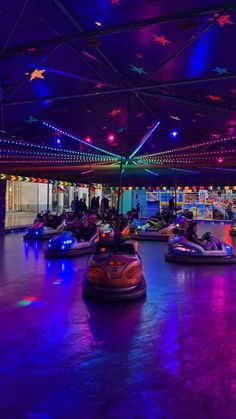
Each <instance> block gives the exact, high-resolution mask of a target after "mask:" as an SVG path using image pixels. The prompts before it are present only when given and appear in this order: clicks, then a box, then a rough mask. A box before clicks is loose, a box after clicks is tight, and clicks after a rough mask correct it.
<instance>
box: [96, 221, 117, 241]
mask: <svg viewBox="0 0 236 419" xmlns="http://www.w3.org/2000/svg"><path fill="white" fill-rule="evenodd" d="M114 235H115V232H114V230H113V228H112V227H110V224H104V225H102V226H101V227H99V240H100V241H103V242H112V241H113V238H114Z"/></svg>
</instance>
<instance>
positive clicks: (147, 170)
mask: <svg viewBox="0 0 236 419" xmlns="http://www.w3.org/2000/svg"><path fill="white" fill-rule="evenodd" d="M144 170H145V172H148V173H151V175H155V176H159V174H158V173H155V172H153V171H152V170H149V169H144Z"/></svg>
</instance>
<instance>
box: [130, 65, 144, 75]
mask: <svg viewBox="0 0 236 419" xmlns="http://www.w3.org/2000/svg"><path fill="white" fill-rule="evenodd" d="M130 67H131V68H130V70H131V71H135V73H138V74H147V72H146V71H144V69H143V68H142V67H136V66H135V65H133V64H130Z"/></svg>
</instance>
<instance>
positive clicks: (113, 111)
mask: <svg viewBox="0 0 236 419" xmlns="http://www.w3.org/2000/svg"><path fill="white" fill-rule="evenodd" d="M121 112H122V110H121V109H120V108H117V109H112V111H111V112H110V113H108V115H111V116H113V118H114V117H115V116H116V115H118V114H119V113H121Z"/></svg>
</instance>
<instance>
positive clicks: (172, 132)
mask: <svg viewBox="0 0 236 419" xmlns="http://www.w3.org/2000/svg"><path fill="white" fill-rule="evenodd" d="M178 135H179V133H178V131H171V132H170V136H171V137H173V138H176V137H178Z"/></svg>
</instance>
